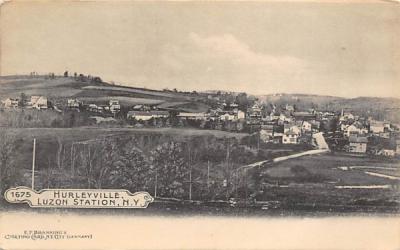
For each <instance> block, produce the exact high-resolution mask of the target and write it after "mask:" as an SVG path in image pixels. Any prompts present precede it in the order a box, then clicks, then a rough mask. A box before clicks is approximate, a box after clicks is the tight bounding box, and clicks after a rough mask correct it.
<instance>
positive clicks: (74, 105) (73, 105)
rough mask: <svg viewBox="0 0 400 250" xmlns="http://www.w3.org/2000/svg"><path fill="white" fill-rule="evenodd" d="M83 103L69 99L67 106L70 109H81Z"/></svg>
mask: <svg viewBox="0 0 400 250" xmlns="http://www.w3.org/2000/svg"><path fill="white" fill-rule="evenodd" d="M81 104H82V103H81V102H80V101H79V100H78V99H68V100H67V106H68V108H79V106H80V105H81Z"/></svg>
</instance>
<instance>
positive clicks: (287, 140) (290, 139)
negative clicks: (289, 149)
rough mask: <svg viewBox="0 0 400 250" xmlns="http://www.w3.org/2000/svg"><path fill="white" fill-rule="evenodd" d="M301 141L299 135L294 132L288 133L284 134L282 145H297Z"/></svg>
mask: <svg viewBox="0 0 400 250" xmlns="http://www.w3.org/2000/svg"><path fill="white" fill-rule="evenodd" d="M298 139H299V134H298V133H296V132H294V131H290V130H289V131H287V132H285V133H283V136H282V143H283V144H297V143H298Z"/></svg>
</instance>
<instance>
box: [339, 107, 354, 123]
mask: <svg viewBox="0 0 400 250" xmlns="http://www.w3.org/2000/svg"><path fill="white" fill-rule="evenodd" d="M348 120H354V115H353V114H352V113H348V112H346V113H344V112H343V109H342V113H341V115H340V118H339V121H341V122H342V121H348Z"/></svg>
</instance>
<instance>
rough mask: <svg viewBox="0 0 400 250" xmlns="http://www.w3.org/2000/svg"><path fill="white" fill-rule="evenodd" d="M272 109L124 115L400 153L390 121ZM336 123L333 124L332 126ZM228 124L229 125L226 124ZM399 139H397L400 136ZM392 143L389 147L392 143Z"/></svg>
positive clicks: (116, 107)
mask: <svg viewBox="0 0 400 250" xmlns="http://www.w3.org/2000/svg"><path fill="white" fill-rule="evenodd" d="M24 99H25V100H21V99H18V98H7V99H5V100H2V106H3V107H4V108H6V109H17V108H20V107H24V108H32V109H37V110H45V109H48V108H49V105H50V102H49V101H48V99H47V97H45V96H39V95H34V96H30V99H29V98H24ZM271 106H272V110H271V111H270V112H265V107H266V106H265V105H263V104H262V103H259V102H254V104H253V105H251V106H250V107H248V108H247V109H246V110H243V108H242V109H239V105H238V104H236V103H234V102H233V103H229V104H226V103H221V104H220V105H219V106H218V107H217V108H214V109H209V110H208V111H207V112H188V111H187V110H179V109H175V108H160V107H158V106H157V105H153V106H151V105H144V104H143V105H135V106H133V107H131V109H130V110H129V111H128V112H127V113H124V114H123V115H125V114H126V119H127V120H128V121H133V120H135V121H137V122H142V123H146V122H147V121H150V120H160V119H164V120H168V118H171V116H174V118H177V119H178V120H179V121H186V122H197V123H198V124H205V123H212V124H214V125H215V126H214V127H212V128H213V129H226V128H227V126H226V124H228V125H229V128H232V127H233V129H230V130H233V131H242V132H243V131H246V132H248V133H250V134H254V133H256V134H258V135H259V138H260V140H261V141H263V142H265V143H275V144H311V143H312V142H313V134H315V133H319V132H327V131H335V132H334V133H335V134H336V135H337V134H339V136H340V140H341V141H344V142H345V147H343V148H342V149H341V150H345V151H347V152H350V153H361V154H365V153H367V152H368V153H371V152H372V153H373V154H375V155H381V156H389V157H392V156H395V155H400V140H398V139H397V138H399V131H398V128H396V127H394V126H392V124H391V123H390V122H387V121H376V120H373V119H371V118H366V117H360V116H356V115H353V114H351V113H349V112H344V111H343V110H342V112H341V113H340V114H338V113H334V112H319V111H316V110H314V109H310V110H306V111H297V110H296V109H295V108H294V107H293V106H292V105H286V106H285V107H284V108H281V109H280V110H279V112H278V111H277V108H276V107H275V106H274V105H271ZM66 107H67V108H68V109H70V110H74V109H76V110H79V111H81V110H86V111H88V112H94V113H101V114H114V115H115V114H117V113H120V112H121V105H120V103H119V101H118V100H115V99H110V100H108V103H106V104H103V105H99V104H95V103H88V104H84V103H83V102H82V101H80V100H78V99H76V98H70V99H67V105H66ZM332 121H333V129H332V127H331V128H329V129H327V126H330V125H329V124H331V123H332ZM221 124H223V125H221ZM396 139H397V140H396ZM380 141H391V142H393V141H395V143H391V144H390V145H389V144H388V143H383V144H382V145H383V146H382V145H379V146H377V147H374V146H373V145H372V144H373V143H374V142H375V144H376V142H378V144H379V143H380ZM388 145H389V146H388Z"/></svg>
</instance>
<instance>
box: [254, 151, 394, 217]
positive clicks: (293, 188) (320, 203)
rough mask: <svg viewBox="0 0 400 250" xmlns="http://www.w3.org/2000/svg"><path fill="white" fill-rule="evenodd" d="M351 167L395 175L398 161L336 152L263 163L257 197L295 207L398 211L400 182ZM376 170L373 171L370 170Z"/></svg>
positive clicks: (331, 209)
mask: <svg viewBox="0 0 400 250" xmlns="http://www.w3.org/2000/svg"><path fill="white" fill-rule="evenodd" d="M351 166H370V167H384V168H386V169H385V173H386V174H390V175H398V173H399V171H400V166H399V162H398V161H396V160H392V161H379V160H374V159H369V158H366V157H351V156H346V155H339V154H331V153H329V154H321V155H312V156H304V157H300V158H297V159H293V160H286V161H282V162H279V163H275V164H270V165H266V166H264V168H263V169H261V176H262V177H261V179H262V180H261V182H262V185H261V186H262V187H261V188H260V193H259V194H258V196H257V199H259V200H276V201H279V202H280V203H281V204H282V206H285V207H288V208H292V209H296V208H301V207H303V208H304V209H315V210H317V211H318V210H320V209H324V208H326V209H328V208H329V209H330V211H337V210H340V211H347V210H349V211H366V210H367V211H369V210H368V209H370V210H372V211H374V210H375V211H377V210H380V209H389V210H392V211H398V210H399V204H400V192H399V186H400V181H399V180H395V179H388V178H383V177H381V176H374V175H370V174H367V173H366V171H368V170H366V169H360V168H354V169H351V168H350V167H351ZM370 171H373V172H378V171H376V170H370Z"/></svg>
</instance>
